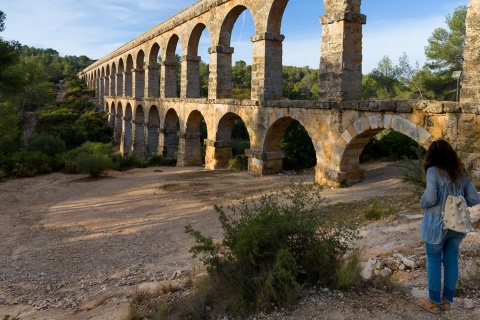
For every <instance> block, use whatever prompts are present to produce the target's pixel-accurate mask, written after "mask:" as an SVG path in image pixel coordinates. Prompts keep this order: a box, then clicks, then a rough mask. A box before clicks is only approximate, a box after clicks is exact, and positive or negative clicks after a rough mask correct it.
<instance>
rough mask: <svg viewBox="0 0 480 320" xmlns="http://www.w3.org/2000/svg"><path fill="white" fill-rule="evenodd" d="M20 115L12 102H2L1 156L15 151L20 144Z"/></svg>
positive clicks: (0, 111)
mask: <svg viewBox="0 0 480 320" xmlns="http://www.w3.org/2000/svg"><path fill="white" fill-rule="evenodd" d="M19 120H20V115H19V113H18V112H17V110H16V108H15V106H14V105H13V104H11V103H8V102H4V103H0V157H1V156H2V155H6V154H9V153H11V152H12V151H15V150H16V149H17V148H18V146H19V145H20V135H21V131H20V128H19V126H18V122H19Z"/></svg>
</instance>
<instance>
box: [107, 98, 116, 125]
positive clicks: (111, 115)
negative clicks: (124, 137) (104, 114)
mask: <svg viewBox="0 0 480 320" xmlns="http://www.w3.org/2000/svg"><path fill="white" fill-rule="evenodd" d="M115 121H116V112H115V103H114V102H112V104H111V105H110V109H109V112H108V125H109V126H110V128H112V129H114V128H115Z"/></svg>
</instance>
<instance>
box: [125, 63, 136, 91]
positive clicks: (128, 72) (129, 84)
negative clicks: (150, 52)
mask: <svg viewBox="0 0 480 320" xmlns="http://www.w3.org/2000/svg"><path fill="white" fill-rule="evenodd" d="M133 68H134V67H133V58H132V55H131V54H129V55H128V57H127V65H126V69H125V73H124V74H125V96H126V97H131V96H132V95H133V81H132V70H133Z"/></svg>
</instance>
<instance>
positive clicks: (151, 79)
mask: <svg viewBox="0 0 480 320" xmlns="http://www.w3.org/2000/svg"><path fill="white" fill-rule="evenodd" d="M160 61H161V55H160V46H159V45H158V43H154V44H153V46H152V48H151V49H150V54H149V57H148V68H147V72H148V75H147V76H146V79H147V85H148V93H147V95H148V97H151V98H158V97H160V69H161V64H160Z"/></svg>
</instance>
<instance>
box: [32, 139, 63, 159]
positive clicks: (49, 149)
mask: <svg viewBox="0 0 480 320" xmlns="http://www.w3.org/2000/svg"><path fill="white" fill-rule="evenodd" d="M27 149H28V151H40V152H43V153H45V154H47V155H49V156H55V155H57V154H60V153H63V152H65V151H66V146H65V141H63V140H62V139H60V138H59V137H55V136H52V135H49V134H33V135H31V136H30V138H29V139H28V146H27Z"/></svg>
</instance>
